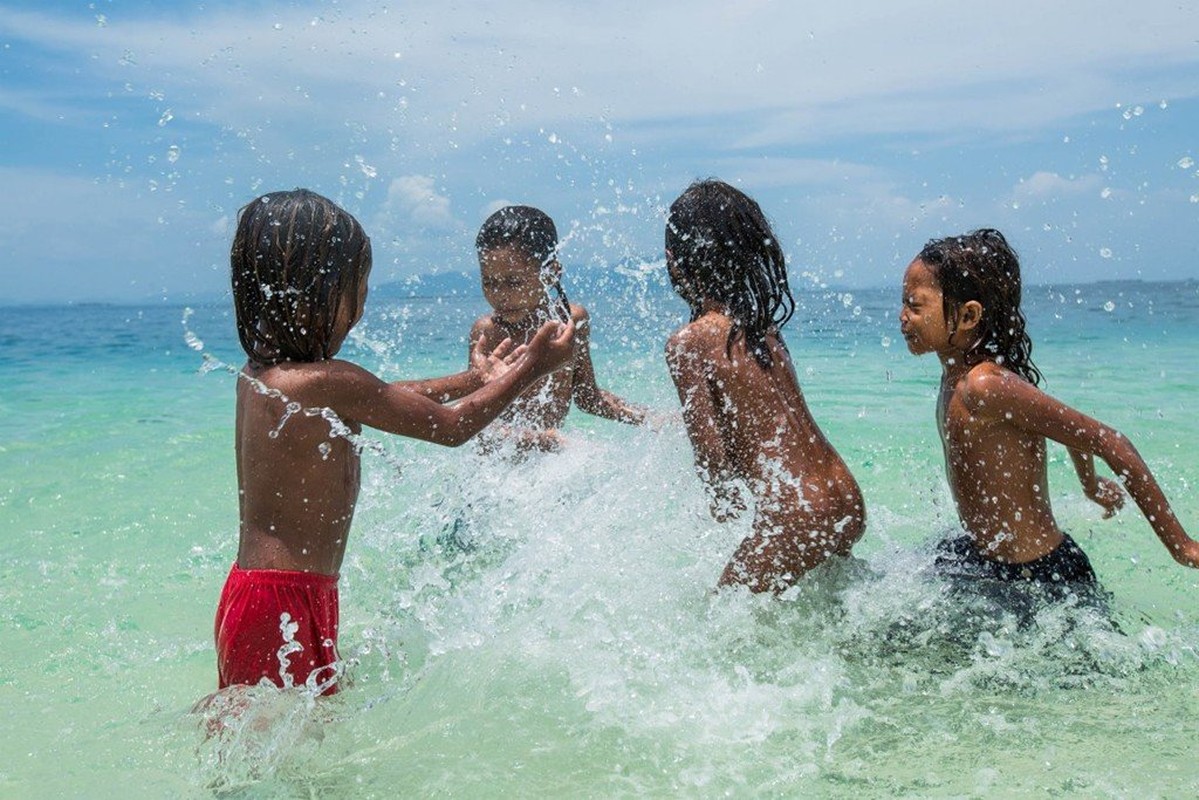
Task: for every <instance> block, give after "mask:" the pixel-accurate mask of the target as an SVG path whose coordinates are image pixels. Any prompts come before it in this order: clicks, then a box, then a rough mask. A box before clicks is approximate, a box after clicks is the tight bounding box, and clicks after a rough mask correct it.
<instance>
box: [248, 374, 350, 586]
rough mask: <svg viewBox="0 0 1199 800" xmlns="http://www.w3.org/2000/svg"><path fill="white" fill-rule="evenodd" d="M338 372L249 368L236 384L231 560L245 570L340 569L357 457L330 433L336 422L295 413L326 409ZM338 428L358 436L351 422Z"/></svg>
mask: <svg viewBox="0 0 1199 800" xmlns="http://www.w3.org/2000/svg"><path fill="white" fill-rule="evenodd" d="M342 366H348V365H345V364H344V362H336V361H325V362H320V363H316V364H307V363H300V364H297V363H286V364H278V365H274V366H257V365H252V364H251V365H247V366H246V368H245V370H244V375H245V377H244V378H242V379H241V380H240V381H239V382H238V387H237V431H236V450H237V474H238V485H239V486H240V492H239V498H238V500H239V504H240V506H241V537H240V542H239V545H238V552H237V562H238V564H240V565H241V566H242V567H243V568H245V569H290V570H303V571H305V572H320V573H324V574H326V575H336V574H337V573H338V572H339V571H340V570H341V560H342V557H343V556H344V555H345V546H346V538H347V536H348V535H349V532H350V522H351V521H352V520H353V517H354V506H355V504H356V503H357V500H358V486H359V474H360V466H359V461H360V459H359V455H358V451H357V448H356V447H355V446H354V444H353V443H352V442H351V441H350V439H349V438H347V437H346V436H344V435H334V431H333V430H331V426H332V425H338V424H339V423H338V421H337V420H335V419H331V418H330V419H326V418H325V417H324V416H322V415H320V414H314V413H312V412H310V411H304V410H302V409H321V408H331V407H333V406H334V402H335V401H334V398H333V396H332V395H333V394H334V392H333V391H332V387H331V383H332V382H334V381H336V380H337V378H336V377H335V376H336V373H338V372H339V371H341V370H340V368H341V367H342ZM283 398H286V400H285V399H283ZM289 403H291V404H294V405H292V406H291V407H292V409H293V411H292V412H291V413H289V412H288V408H287V406H288V404H289ZM340 424H344V426H345V432H348V433H351V434H358V433H360V432H361V430H362V426H361V425H359V424H358V423H357V422H354V421H352V420H350V421H346V422H344V423H340ZM314 454H316V457H314Z"/></svg>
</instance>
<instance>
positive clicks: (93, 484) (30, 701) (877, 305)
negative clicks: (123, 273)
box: [0, 271, 1199, 798]
mask: <svg viewBox="0 0 1199 800" xmlns="http://www.w3.org/2000/svg"><path fill="white" fill-rule="evenodd" d="M647 275H649V277H650V278H651V280H650V281H649V289H648V290H646V289H644V288H640V289H639V288H638V286H639V284H638V283H637V282H636V281H623V282H620V283H619V284H616V283H612V284H607V285H602V284H594V283H592V284H587V285H583V286H578V285H576V286H571V287H569V288H571V291H572V295H574V296H575V297H576V299H578V300H580V301H582V302H583V303H584V304H587V305H588V306H589V307H590V308H591V310H592V314H593V318H594V320H595V323H594V324H595V334H594V339H595V347H594V357H595V361H596V364H597V370H598V373H599V375H600V378H601V383H602V384H603V385H604V386H605V387H606V388H609V389H611V390H613V391H616V392H618V393H620V394H623V395H625V396H628V397H629V398H631V399H633V400H636V401H638V402H642V403H645V404H648V405H650V406H652V407H654V408H657V409H662V410H667V411H673V410H674V409H676V408H677V400H676V399H675V396H674V391H673V387H672V386H671V385H670V381H669V378H668V376H667V374H666V372H665V368H664V364H663V360H662V357H661V350H662V344H663V342H664V340H665V337H666V335H667V333H668V332H669V331H670V330H671V329H672V328H673V327H674V326H675V325H677V324H678V323H679V322H680V321H681V319H682V305H681V303H679V302H678V301H677V300H675V299H673V298H670V297H669V296H668V295H667V294H665V293H663V292H662V291H661V285H660V277H661V276H660V274H658V273H656V272H652V271H649V272H647ZM568 286H569V282H568ZM589 290H590V291H589ZM796 294H797V298H798V299H799V301H800V309H799V311H798V313H797V314H796V317H795V318H794V320H793V321H792V322H791V323H790V325H789V326H788V328H787V329H786V335H787V339H788V342H789V344H790V346H791V350H792V353H793V355H794V357H795V360H796V363H797V369H798V371H799V376H800V380H801V383H802V384H803V387H804V389H805V392H806V394H807V396H808V399H809V402H810V404H811V406H812V409H813V413H814V414H815V415H816V418H817V420H818V421H819V423H820V424H821V425H822V426H823V427H824V429H825V431H826V433H827V435H828V436H829V438H830V439H831V440H832V442H833V443H834V445H835V446H836V447H837V448H838V449H839V450H840V451H841V453H842V454H843V455H844V456H845V458H846V460H847V461H848V463H849V464H850V466H851V468H852V469H853V471H854V472H855V474H856V475H857V477H858V479H859V482H860V483H861V485H862V488H863V491H864V493H865V496H866V500H867V504H868V511H869V528H868V531H867V534H866V537H865V538H864V539H863V541H862V542H861V544H859V546H858V548H857V551H856V552H857V554H858V555H859V556H860V558H861V559H862V560H863V561H864V562H865V563H864V564H860V565H857V567H855V568H846V569H836V568H834V569H828V570H825V571H823V572H822V573H820V574H815V575H813V576H810V578H811V579H810V580H806V581H805V582H804V583H803V584H802V585H801V586H800V587H798V588H797V589H795V590H793V591H792V592H791V593H789V594H788V595H787V596H785V597H784V598H782V599H779V600H775V599H769V598H758V597H750V596H747V595H745V594H742V593H737V592H731V593H725V594H722V595H719V596H711V595H710V594H709V592H708V590H709V589H710V588H711V587H712V585H713V584H714V582H715V580H716V577H717V576H718V574H719V572H720V569H721V568H722V567H723V565H724V563H725V561H726V560H727V558H728V555H729V554H730V553H731V551H732V550H733V548H734V546H735V544H736V543H737V541H739V539H740V538H741V537H742V536H743V535H745V533H746V529H747V525H748V522H736V523H732V524H729V525H725V526H721V525H718V524H716V523H715V522H713V521H712V520H711V519H710V518H709V517H708V516H707V513H706V506H705V503H704V499H703V495H702V492H701V490H700V486H699V483H698V480H697V479H696V478H695V475H694V473H693V471H692V467H691V456H690V451H689V447H688V444H687V440H686V437H685V434H684V432H683V429H682V427H681V425H680V424H678V423H674V424H671V425H668V426H666V427H665V429H663V430H661V431H656V432H655V431H649V430H644V429H636V428H630V427H625V426H620V425H617V424H614V423H607V422H604V421H602V420H595V419H593V418H590V417H587V416H586V415H583V414H581V413H579V412H578V411H574V412H572V414H571V416H570V418H569V421H568V424H567V427H566V429H565V432H566V433H567V434H568V435H569V437H570V445H569V446H568V447H567V448H566V450H565V451H564V452H562V453H560V454H554V455H546V456H539V457H534V458H531V459H529V460H527V461H525V462H524V463H520V464H516V465H512V464H508V463H502V462H497V461H495V460H492V459H488V458H485V457H482V456H480V455H478V454H477V453H475V452H474V451H473V450H472V449H471V448H470V447H465V448H461V449H458V450H448V449H439V448H436V447H434V446H431V445H425V444H421V443H416V442H410V441H403V440H395V439H392V440H389V439H385V438H383V437H381V436H380V437H375V438H376V439H377V441H378V442H379V444H380V448H381V450H382V452H371V453H368V454H367V455H366V456H365V458H364V486H363V493H362V500H361V503H360V507H359V512H358V517H357V519H356V521H355V526H354V532H353V536H352V540H351V542H350V545H349V551H348V556H347V559H346V562H345V568H344V572H343V574H342V582H341V590H342V634H341V652H342V654H343V656H345V657H347V658H348V659H351V660H352V661H353V662H354V666H353V667H352V670H351V672H352V676H353V685H352V687H350V688H349V689H348V690H347V691H345V692H344V693H342V694H341V695H339V696H338V697H336V698H333V699H332V700H327V701H321V702H320V703H313V702H312V701H311V700H310V699H309V698H306V697H304V696H302V695H297V694H279V693H277V692H275V691H272V690H256V691H254V692H252V693H251V696H250V698H249V702H250V710H249V711H248V712H247V713H246V714H244V715H243V717H242V719H243V720H244V723H245V724H244V726H243V727H242V728H241V729H237V730H231V731H227V732H226V734H225V735H224V736H223V737H215V738H208V737H206V735H205V727H204V720H203V719H202V718H201V717H200V716H198V715H196V714H193V713H190V708H191V706H192V705H193V703H195V702H196V701H197V700H198V699H200V698H201V697H203V696H204V695H206V694H208V693H209V692H210V691H212V690H213V689H214V688H215V680H216V675H215V666H214V653H213V644H212V618H213V611H214V608H215V604H216V600H217V595H218V593H219V591H220V588H221V584H222V582H223V580H224V577H225V574H226V572H227V570H228V568H229V564H230V562H231V560H232V558H233V556H234V553H235V550H236V528H237V519H236V514H237V500H236V491H235V479H234V469H233V457H232V456H233V453H232V426H233V416H232V411H233V378H232V376H231V375H229V374H228V373H226V372H224V371H222V370H219V369H217V370H214V371H209V372H207V373H204V372H202V371H201V367H202V365H203V363H204V362H203V361H202V358H201V354H200V352H199V351H198V350H196V349H193V348H192V347H190V346H189V344H188V342H187V341H185V329H189V330H190V331H192V332H193V333H194V335H195V337H198V339H199V340H202V349H203V350H204V351H206V352H207V353H209V354H211V355H212V356H213V357H215V358H216V359H219V360H221V361H225V362H229V363H234V364H240V363H241V359H240V357H239V352H240V351H239V349H238V347H237V344H236V339H235V336H234V333H233V323H232V319H231V314H230V312H229V310H228V308H227V306H225V305H223V304H222V305H214V306H211V307H209V306H197V307H195V308H194V309H193V312H192V313H191V314H190V315H189V316H187V318H186V325H185V324H184V320H185V312H184V309H183V308H182V307H177V306H169V305H160V306H152V307H114V306H85V307H69V308H67V307H64V308H12V307H9V308H0V345H2V349H3V352H4V358H3V359H2V360H0V386H2V387H3V389H2V391H0V529H3V530H4V531H5V532H6V535H5V536H4V538H3V544H0V548H2V554H3V557H2V558H0V631H2V635H3V647H2V648H0V714H2V718H3V719H4V720H5V726H4V727H5V731H6V735H5V736H2V737H0V795H2V796H5V797H60V796H72V797H109V796H121V797H130V796H133V797H164V796H184V797H202V796H208V795H211V794H217V795H221V796H234V797H312V796H330V797H397V796H442V795H455V796H467V797H479V796H546V795H551V796H644V795H648V796H664V795H682V796H718V795H724V794H732V795H736V796H744V795H749V796H803V797H854V798H858V797H897V796H898V797H925V796H961V797H970V796H978V797H982V796H988V797H989V796H1022V795H1027V796H1045V795H1052V796H1077V797H1127V796H1137V797H1179V796H1194V795H1196V794H1199V764H1197V763H1196V759H1195V744H1194V743H1195V741H1196V740H1199V653H1197V648H1199V611H1197V608H1199V606H1197V604H1196V598H1197V597H1199V594H1197V589H1199V573H1195V572H1191V571H1187V570H1184V569H1183V568H1181V567H1178V566H1176V565H1174V563H1173V562H1172V561H1171V560H1170V559H1169V557H1168V555H1167V554H1166V552H1165V549H1164V548H1163V547H1162V546H1161V545H1160V544H1159V543H1158V542H1157V540H1156V539H1155V538H1154V536H1153V534H1152V531H1151V530H1150V528H1149V526H1148V525H1147V523H1146V522H1145V521H1144V520H1143V519H1142V518H1141V517H1140V516H1139V515H1138V513H1137V511H1136V510H1135V508H1134V507H1129V508H1126V509H1125V510H1124V511H1123V512H1122V513H1121V515H1120V517H1119V518H1118V519H1116V520H1113V521H1101V520H1100V514H1099V509H1098V508H1097V507H1095V506H1093V505H1091V504H1089V503H1088V501H1086V500H1085V499H1084V498H1083V497H1082V494H1081V491H1080V490H1079V488H1078V484H1077V480H1076V479H1075V478H1074V476H1073V473H1072V470H1071V469H1070V465H1069V459H1068V458H1067V456H1066V454H1065V451H1064V449H1062V448H1060V447H1052V446H1051V457H1052V464H1051V476H1050V478H1051V486H1052V491H1053V500H1054V505H1055V509H1056V511H1057V515H1058V519H1059V521H1060V522H1061V523H1062V524H1063V526H1064V527H1066V528H1067V529H1068V530H1069V531H1071V532H1072V534H1073V535H1074V536H1075V538H1076V539H1077V540H1078V541H1079V543H1080V544H1081V545H1082V546H1083V548H1084V549H1085V550H1086V551H1087V552H1088V553H1089V555H1090V557H1091V559H1092V561H1093V563H1094V565H1095V568H1096V571H1097V572H1098V574H1099V576H1100V578H1101V580H1102V582H1103V583H1104V585H1105V587H1106V588H1107V589H1108V590H1109V591H1110V592H1111V593H1112V595H1113V597H1114V599H1113V606H1114V609H1115V614H1116V617H1117V620H1118V622H1119V624H1120V626H1121V628H1122V630H1123V633H1116V632H1113V631H1112V630H1111V629H1110V628H1108V627H1107V626H1105V625H1102V624H1098V623H1097V622H1096V621H1095V620H1093V619H1091V618H1089V617H1088V616H1087V615H1086V614H1085V613H1082V612H1078V611H1075V610H1072V609H1068V608H1067V609H1053V610H1048V611H1046V612H1044V613H1043V614H1042V615H1041V616H1040V618H1039V619H1038V623H1037V625H1035V626H1034V627H1033V628H1031V629H1028V630H1021V629H1018V628H1017V627H1016V626H1015V625H1013V624H1012V623H1011V621H1010V620H1003V619H998V620H994V621H992V622H990V623H988V624H977V623H976V622H973V621H971V620H970V619H968V616H969V615H968V614H966V613H964V612H963V611H962V609H960V608H957V607H955V605H954V603H953V602H951V601H950V600H949V598H948V597H947V596H946V594H945V587H944V586H942V585H941V584H939V583H937V582H936V581H933V580H930V579H929V578H927V577H923V576H921V574H920V571H921V569H922V568H923V567H926V566H927V565H928V564H929V563H930V561H931V554H930V553H929V551H928V544H929V542H930V541H931V539H932V538H933V537H935V536H937V535H938V534H939V533H941V532H942V531H944V530H945V529H946V528H948V527H950V526H951V525H952V524H953V513H952V508H951V505H950V503H949V499H948V492H947V489H946V486H945V482H944V477H943V469H942V464H941V454H940V446H939V444H938V442H937V439H936V434H935V428H934V422H933V403H934V395H935V390H936V383H937V376H938V365H937V364H936V362H935V361H934V360H931V359H927V358H926V359H915V358H912V357H911V356H909V355H908V354H907V351H906V349H905V348H904V346H903V341H902V339H901V338H900V337H899V336H898V332H897V330H896V328H897V324H896V321H895V315H896V311H897V304H898V290H897V289H896V290H893V291H892V290H888V291H858V292H852V293H846V292H838V291H833V290H827V289H819V288H814V287H809V286H800V287H797V292H796ZM1026 295H1027V310H1028V316H1029V318H1030V328H1031V332H1032V335H1033V338H1034V341H1035V342H1036V348H1035V351H1034V356H1035V357H1036V360H1037V362H1038V364H1039V366H1040V367H1041V368H1042V370H1043V372H1044V373H1045V375H1046V377H1047V383H1046V384H1045V388H1046V389H1047V390H1048V391H1050V392H1051V393H1053V394H1055V395H1057V396H1058V397H1060V398H1062V399H1063V400H1065V401H1067V402H1069V403H1071V404H1073V405H1075V406H1077V407H1078V408H1080V409H1082V410H1084V411H1086V412H1088V413H1090V414H1092V415H1094V416H1097V417H1099V418H1100V419H1103V420H1104V421H1106V422H1108V423H1110V424H1112V425H1114V426H1115V427H1116V428H1118V429H1120V430H1122V431H1123V432H1124V433H1126V434H1127V435H1128V436H1129V437H1130V438H1131V439H1132V440H1133V441H1134V442H1135V443H1136V444H1137V446H1138V448H1139V449H1140V451H1141V453H1142V454H1143V455H1144V457H1145V458H1146V460H1147V462H1148V463H1149V464H1150V466H1151V468H1153V470H1154V471H1155V473H1156V474H1157V476H1158V478H1159V480H1160V481H1161V483H1162V484H1163V486H1164V488H1165V490H1166V492H1167V494H1168V495H1169V497H1170V498H1171V499H1172V501H1173V502H1174V505H1175V509H1176V511H1177V512H1178V514H1179V515H1180V517H1181V518H1182V519H1183V520H1184V522H1186V523H1188V524H1189V527H1190V529H1191V532H1192V533H1193V534H1195V533H1199V498H1196V493H1195V489H1194V487H1195V485H1196V484H1197V483H1199V453H1197V450H1196V443H1197V442H1199V414H1197V413H1196V411H1197V410H1199V407H1197V405H1196V399H1197V398H1199V391H1197V389H1199V368H1197V367H1196V365H1195V361H1194V353H1195V352H1196V351H1197V350H1196V348H1197V346H1199V284H1197V283H1194V282H1191V283H1183V284H1133V283H1128V284H1094V285H1086V286H1078V287H1059V288H1055V289H1048V288H1044V287H1033V288H1030V289H1028V290H1027V292H1026ZM367 307H368V311H367V317H366V319H365V320H364V323H363V324H362V325H361V326H360V328H359V330H358V331H357V332H356V333H355V335H354V337H353V339H352V341H351V342H349V343H348V345H347V348H346V350H345V351H344V352H343V355H344V356H345V357H348V358H351V359H353V360H358V361H361V362H363V363H365V364H366V365H368V366H370V367H371V368H373V369H376V370H377V371H379V372H380V373H381V374H382V375H383V376H384V377H389V378H394V379H399V378H412V377H420V376H425V375H429V374H434V373H444V372H449V371H456V370H457V369H459V368H461V365H462V364H463V362H464V360H465V349H466V345H465V334H466V331H467V329H468V327H469V324H470V322H471V321H472V320H473V319H474V317H475V316H476V315H477V314H478V313H480V312H481V311H482V310H483V304H482V301H481V300H480V299H476V298H469V297H467V298H463V297H455V298H441V299H412V300H396V299H388V300H385V299H380V298H374V299H371V300H369V301H368V304H367ZM193 343H194V344H196V345H197V346H199V342H195V341H194V340H193ZM455 523H456V524H457V525H458V526H459V529H460V530H465V531H466V532H467V534H466V535H468V536H469V538H470V540H471V542H472V543H473V545H474V547H473V549H471V550H469V551H461V550H447V549H446V548H444V547H442V546H440V545H439V544H438V536H439V534H440V533H442V531H444V530H446V529H447V528H448V527H451V526H453V525H454V524H455Z"/></svg>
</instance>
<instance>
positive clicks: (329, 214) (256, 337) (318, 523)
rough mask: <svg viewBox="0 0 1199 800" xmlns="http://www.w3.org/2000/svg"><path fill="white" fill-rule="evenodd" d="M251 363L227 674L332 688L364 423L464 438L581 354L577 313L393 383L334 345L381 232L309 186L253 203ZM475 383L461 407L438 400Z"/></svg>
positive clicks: (243, 308) (246, 272) (242, 397)
mask: <svg viewBox="0 0 1199 800" xmlns="http://www.w3.org/2000/svg"><path fill="white" fill-rule="evenodd" d="M230 265H231V277H232V287H233V305H234V308H235V310H236V315H237V330H238V335H239V337H240V338H241V343H242V347H243V348H244V350H245V351H246V356H247V359H248V360H247V361H246V364H245V367H243V369H242V370H241V372H240V373H239V378H238V382H237V416H236V419H237V421H236V433H235V452H236V460H237V484H238V499H239V508H240V516H241V524H240V533H239V541H238V551H237V560H236V561H235V562H234V564H233V568H232V569H231V570H230V573H229V577H228V578H227V580H226V582H225V587H224V589H223V591H222V592H221V598H220V603H219V606H218V609H217V616H216V626H215V635H216V649H217V672H218V681H219V686H220V688H222V689H223V688H225V687H227V686H231V685H235V684H257V683H259V682H260V681H262V680H266V681H269V682H271V683H274V684H276V685H279V686H282V687H285V688H286V687H291V686H304V685H306V686H308V687H309V689H310V690H311V691H313V692H316V693H330V692H333V691H335V690H336V688H337V680H338V677H339V675H340V673H341V663H340V662H339V660H338V657H337V626H338V594H337V576H338V572H339V571H340V569H341V563H342V559H343V557H344V556H345V551H346V541H347V539H348V537H349V533H350V523H351V522H352V520H353V518H354V508H355V505H356V504H357V500H358V488H359V482H360V465H359V448H358V445H357V443H356V441H355V439H356V435H357V434H358V433H360V432H361V430H362V428H363V426H368V427H372V428H377V429H379V430H382V431H387V432H389V433H395V434H399V435H401V436H411V437H415V438H417V439H423V440H425V441H430V442H435V443H438V444H443V445H448V446H457V445H459V444H461V443H463V442H465V441H466V440H467V439H469V438H470V437H472V436H474V435H475V434H476V433H478V432H479V431H480V430H482V429H483V427H484V426H485V425H487V424H488V423H489V422H491V420H492V419H494V418H495V417H496V416H497V415H498V414H499V413H500V412H501V411H503V410H504V408H505V406H507V405H508V403H510V402H511V401H512V400H514V399H515V398H516V397H517V396H518V395H519V394H520V393H521V392H522V391H523V390H524V389H525V388H526V387H527V386H529V385H530V384H531V383H533V382H535V381H538V380H540V379H541V378H543V377H545V376H546V375H547V374H549V373H551V372H552V371H553V370H554V369H557V368H558V367H559V366H561V365H562V364H564V363H565V362H567V361H568V360H569V359H570V358H571V356H572V355H573V354H574V347H573V342H572V340H573V336H574V325H573V324H572V323H570V322H569V321H567V322H565V323H558V322H547V323H546V324H544V325H542V326H540V327H539V328H537V330H536V331H535V332H533V333H532V335H531V336H530V337H529V338H528V341H527V343H526V344H524V345H522V346H520V347H516V348H514V347H513V345H512V343H511V342H497V346H496V347H495V348H494V349H493V350H492V351H491V353H490V356H485V355H483V354H482V353H480V352H476V353H475V354H474V357H473V358H472V363H471V368H470V369H469V370H467V371H466V372H463V373H459V374H458V375H451V376H447V377H445V378H435V379H430V380H425V381H400V382H394V383H387V382H384V381H382V380H380V379H379V378H377V377H375V376H374V375H372V374H371V373H370V372H368V371H367V370H365V369H363V368H362V367H359V366H357V365H355V364H351V363H350V362H348V361H342V360H340V359H337V358H335V356H336V355H337V352H338V350H339V349H340V348H341V345H342V343H343V342H344V341H345V339H346V336H347V335H348V334H349V332H350V330H351V329H352V328H353V327H354V325H355V324H356V323H357V322H358V320H359V319H360V318H361V317H362V312H363V307H364V303H365V302H366V294H367V278H368V276H369V273H370V268H371V248H370V240H369V239H368V238H367V236H366V233H365V232H364V231H363V230H362V226H361V225H359V224H358V221H357V220H356V219H354V218H353V217H352V216H351V215H350V214H348V213H346V212H345V211H344V210H342V209H341V208H339V207H338V206H337V205H336V204H334V203H333V202H331V201H330V200H328V199H326V198H324V197H321V196H320V195H318V194H315V193H313V192H310V191H307V190H305V189H296V190H294V191H290V192H274V193H271V194H267V195H263V196H262V197H259V198H258V199H256V200H254V201H253V202H251V203H250V204H249V205H247V206H246V207H245V208H243V209H242V211H241V214H240V216H239V218H238V224H237V233H236V234H235V236H234V240H233V247H232V251H231V253H230ZM450 394H452V395H455V396H464V398H463V399H462V401H461V402H459V403H457V404H456V405H453V406H444V405H441V404H440V403H439V402H436V401H435V400H433V399H431V398H434V397H443V396H446V395H450Z"/></svg>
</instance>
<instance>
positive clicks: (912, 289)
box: [899, 259, 952, 356]
mask: <svg viewBox="0 0 1199 800" xmlns="http://www.w3.org/2000/svg"><path fill="white" fill-rule="evenodd" d="M899 329H900V331H901V332H902V333H903V338H904V340H905V341H906V342H907V343H908V351H909V352H911V353H912V354H913V355H917V356H919V355H924V354H925V353H942V352H945V351H946V350H948V349H950V345H951V341H950V340H951V339H952V335H951V334H952V331H951V330H950V328H949V322H948V320H946V319H945V306H944V305H943V303H942V297H941V287H940V285H939V284H938V283H937V281H936V278H934V277H933V271H932V270H931V269H929V267H928V265H927V264H925V263H924V262H923V261H921V260H920V259H916V260H915V261H913V262H912V263H911V264H909V265H908V269H907V272H905V273H904V274H903V307H902V309H900V312H899Z"/></svg>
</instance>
